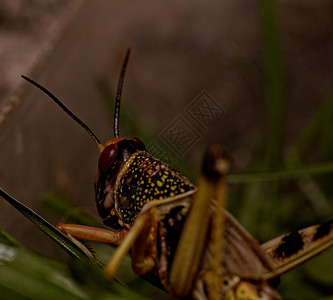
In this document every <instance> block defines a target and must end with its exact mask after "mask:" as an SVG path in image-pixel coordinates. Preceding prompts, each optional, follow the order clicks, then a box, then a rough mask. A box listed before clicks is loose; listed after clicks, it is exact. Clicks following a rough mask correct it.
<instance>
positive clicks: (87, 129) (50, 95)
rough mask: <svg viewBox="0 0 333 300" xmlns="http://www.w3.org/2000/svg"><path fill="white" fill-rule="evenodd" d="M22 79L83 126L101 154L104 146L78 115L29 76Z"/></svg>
mask: <svg viewBox="0 0 333 300" xmlns="http://www.w3.org/2000/svg"><path fill="white" fill-rule="evenodd" d="M21 77H22V78H23V79H25V80H26V81H28V82H30V83H31V84H33V85H34V86H36V87H38V88H39V89H40V90H41V91H43V92H44V93H45V94H46V95H48V96H49V97H50V98H51V99H52V100H53V101H54V102H55V103H57V104H58V105H59V106H60V108H61V109H62V110H63V111H65V113H66V114H67V115H69V116H70V117H71V118H72V119H73V120H74V121H75V122H76V123H78V124H79V125H81V126H82V127H83V129H84V130H85V131H87V132H88V134H89V135H90V136H91V138H92V139H93V140H94V142H95V143H96V145H97V147H98V150H99V151H100V152H102V151H103V149H104V146H103V145H102V144H101V142H100V140H99V139H98V138H97V136H96V135H95V134H94V133H93V132H92V131H91V129H90V128H89V127H88V126H87V125H86V124H85V123H83V122H82V121H81V120H80V119H79V118H78V117H77V116H76V115H74V114H73V113H72V112H71V111H70V110H69V109H68V108H67V107H66V106H65V105H64V104H62V103H61V101H60V100H59V99H58V98H57V97H56V96H54V95H53V94H52V93H51V92H50V91H49V90H47V89H46V88H45V87H43V86H41V85H40V84H39V83H37V82H36V81H34V80H32V79H30V78H29V77H27V76H24V75H21Z"/></svg>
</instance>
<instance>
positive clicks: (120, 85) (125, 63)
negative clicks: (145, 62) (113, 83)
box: [113, 49, 131, 138]
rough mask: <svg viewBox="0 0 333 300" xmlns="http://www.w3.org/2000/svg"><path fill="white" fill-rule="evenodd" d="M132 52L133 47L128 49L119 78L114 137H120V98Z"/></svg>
mask: <svg viewBox="0 0 333 300" xmlns="http://www.w3.org/2000/svg"><path fill="white" fill-rule="evenodd" d="M130 53H131V49H127V52H126V56H125V59H124V62H123V67H122V69H121V72H120V76H119V80H118V89H117V96H116V104H115V108H114V121H113V122H114V123H113V130H114V137H115V138H118V137H119V111H120V100H121V92H122V89H123V84H124V78H125V71H126V66H127V62H128V59H129V56H130Z"/></svg>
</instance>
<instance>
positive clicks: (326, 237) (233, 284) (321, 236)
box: [22, 50, 333, 300]
mask: <svg viewBox="0 0 333 300" xmlns="http://www.w3.org/2000/svg"><path fill="white" fill-rule="evenodd" d="M129 54H130V51H129V50H128V51H127V54H126V57H125V60H124V63H123V67H122V70H121V74H120V77H119V82H118V90H117V96H116V104H115V115H114V136H115V137H114V138H113V139H111V140H109V141H107V142H106V143H105V144H101V142H100V141H99V139H98V138H97V137H96V136H95V134H94V133H93V132H92V131H91V130H90V129H89V128H88V126H87V125H85V124H84V123H83V122H82V121H81V120H80V119H78V118H77V117H76V116H75V115H74V114H73V113H72V112H71V111H70V110H69V109H68V108H66V107H65V106H64V105H63V104H62V103H61V102H60V101H59V100H58V99H57V98H56V97H55V96H54V95H53V94H52V93H51V92H49V91H48V90H46V89H45V88H44V87H43V86H41V85H40V84H38V83H36V82H35V81H33V80H31V79H29V78H27V77H26V76H22V77H23V78H24V79H26V80H27V81H29V82H30V83H32V84H33V85H35V86H37V87H38V88H39V89H41V90H42V91H43V92H45V93H46V94H47V95H48V96H49V97H51V98H52V99H53V100H54V101H55V102H56V103H57V104H58V105H59V106H60V107H61V108H62V109H63V110H64V111H65V112H66V113H67V114H68V115H69V116H71V117H72V118H73V119H74V120H75V121H76V122H77V123H79V124H80V125H81V126H82V127H83V128H84V129H85V130H86V131H87V132H88V133H89V135H90V136H91V137H92V139H93V140H94V141H95V143H96V144H97V146H98V149H99V151H100V153H101V154H100V157H99V161H98V170H97V175H96V179H95V183H94V186H95V195H96V204H97V209H98V213H99V215H100V216H101V217H102V219H103V222H104V224H105V225H107V226H109V227H111V229H112V230H108V229H102V228H93V227H88V226H83V225H75V224H62V223H59V224H58V225H57V228H58V229H59V230H60V231H62V232H63V233H65V234H66V235H68V236H70V237H71V238H74V239H77V240H91V241H97V242H104V243H111V244H115V245H119V246H118V248H117V249H116V250H115V252H114V254H113V255H112V257H111V259H110V261H109V262H108V263H107V264H106V266H105V268H104V272H105V275H106V276H107V277H108V278H109V279H112V278H113V277H114V275H115V274H116V272H117V270H118V268H119V266H120V263H121V261H122V259H123V258H124V256H125V255H126V254H127V252H128V251H130V250H131V251H132V267H133V269H134V271H135V272H136V273H138V274H140V275H144V276H145V277H146V278H149V279H150V280H152V281H154V282H155V283H156V282H157V283H158V284H162V286H163V287H164V289H165V290H167V291H168V292H169V293H170V294H171V295H172V296H174V297H177V298H193V299H230V300H231V299H235V300H236V299H239V300H240V299H280V296H279V295H278V294H277V293H276V292H275V289H274V288H273V287H272V286H271V285H270V283H269V282H270V280H272V279H274V278H276V277H279V276H280V275H281V274H283V273H284V272H287V271H289V270H291V269H292V268H294V267H296V266H298V265H299V264H301V263H303V262H305V261H306V260H308V259H310V258H311V257H313V256H315V255H317V254H319V253H320V252H322V251H324V250H325V249H327V248H328V247H330V246H332V244H333V230H332V227H333V226H332V224H333V222H327V223H324V224H321V225H314V226H311V227H308V228H305V229H302V230H299V231H297V232H293V233H290V234H287V235H283V236H281V237H278V238H276V239H273V240H271V241H269V242H267V243H265V244H263V245H259V244H258V243H257V241H256V240H255V239H254V238H253V237H252V236H251V235H250V234H249V232H248V231H247V230H246V229H245V228H244V227H243V226H242V225H241V224H240V223H239V222H238V221H237V220H236V219H235V218H234V217H233V216H232V215H231V214H230V213H229V212H228V211H227V210H225V209H224V207H225V202H226V198H227V184H226V174H227V172H228V169H229V161H228V159H227V156H226V153H225V151H224V150H223V148H221V147H220V146H218V145H213V146H211V147H209V148H208V150H207V152H206V154H205V155H204V159H203V163H202V172H201V176H200V178H199V181H198V185H197V186H196V185H194V184H193V183H192V182H191V181H190V180H188V179H187V178H186V177H185V176H183V175H182V174H180V173H179V172H177V171H176V170H174V169H173V168H172V167H170V166H168V165H167V164H165V163H163V162H161V161H160V160H158V159H157V158H155V157H153V156H152V155H150V154H149V153H148V151H147V149H146V147H145V145H144V143H143V142H142V141H141V140H140V139H138V138H136V137H130V138H128V139H124V138H120V137H119V109H120V99H121V93H122V87H123V82H124V75H125V70H126V65H127V62H128V59H129Z"/></svg>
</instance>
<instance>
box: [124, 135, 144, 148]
mask: <svg viewBox="0 0 333 300" xmlns="http://www.w3.org/2000/svg"><path fill="white" fill-rule="evenodd" d="M128 140H130V141H134V142H136V143H137V144H138V146H139V147H138V149H139V150H146V146H145V144H144V143H143V142H142V141H141V140H140V139H138V138H137V137H130V138H129V139H128Z"/></svg>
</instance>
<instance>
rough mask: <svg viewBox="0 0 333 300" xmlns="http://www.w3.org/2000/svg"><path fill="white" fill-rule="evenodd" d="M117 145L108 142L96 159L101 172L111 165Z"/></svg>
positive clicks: (115, 154)
mask: <svg viewBox="0 0 333 300" xmlns="http://www.w3.org/2000/svg"><path fill="white" fill-rule="evenodd" d="M117 150H118V147H117V145H116V144H110V145H109V146H107V147H105V149H104V150H103V152H102V153H101V155H100V157H99V160H98V168H99V170H100V171H101V172H102V173H103V172H106V171H107V169H108V168H109V167H110V166H111V164H112V163H113V161H114V159H115V158H116V156H117Z"/></svg>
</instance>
